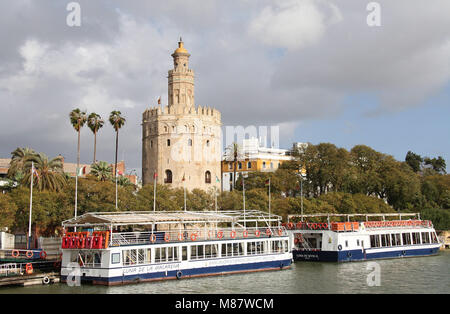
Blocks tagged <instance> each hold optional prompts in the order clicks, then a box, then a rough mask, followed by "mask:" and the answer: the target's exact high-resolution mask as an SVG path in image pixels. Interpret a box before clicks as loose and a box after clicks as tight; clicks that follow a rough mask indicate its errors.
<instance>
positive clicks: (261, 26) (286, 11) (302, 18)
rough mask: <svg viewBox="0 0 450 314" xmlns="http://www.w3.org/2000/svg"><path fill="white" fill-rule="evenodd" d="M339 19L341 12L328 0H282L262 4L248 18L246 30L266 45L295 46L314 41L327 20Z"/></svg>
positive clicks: (325, 25) (295, 47)
mask: <svg viewBox="0 0 450 314" xmlns="http://www.w3.org/2000/svg"><path fill="white" fill-rule="evenodd" d="M325 11H331V15H330V16H327V12H325ZM341 20H342V14H341V13H340V11H339V9H338V8H337V7H336V6H335V5H333V4H331V3H329V4H327V5H326V6H324V3H323V2H322V1H313V0H282V1H277V2H276V3H274V4H271V5H268V6H266V7H265V8H263V9H262V11H261V12H260V14H259V15H258V16H257V17H256V18H254V19H253V20H252V21H251V22H250V25H249V33H250V35H253V36H256V37H257V38H258V39H259V40H260V41H261V42H263V43H264V44H267V45H269V46H275V47H281V48H287V49H292V50H295V49H298V48H301V47H303V46H307V45H310V44H314V43H316V42H317V41H319V40H320V38H322V36H323V34H324V32H325V31H326V28H327V26H328V25H329V24H334V23H337V22H339V21H341Z"/></svg>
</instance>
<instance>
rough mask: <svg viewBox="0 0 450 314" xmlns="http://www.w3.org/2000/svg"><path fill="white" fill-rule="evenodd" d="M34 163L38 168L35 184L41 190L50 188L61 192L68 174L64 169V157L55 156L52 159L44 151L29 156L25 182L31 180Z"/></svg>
mask: <svg viewBox="0 0 450 314" xmlns="http://www.w3.org/2000/svg"><path fill="white" fill-rule="evenodd" d="M32 163H34V168H35V169H36V172H37V174H36V176H37V180H36V181H34V182H35V183H34V186H36V187H37V189H38V190H39V191H43V190H49V191H52V192H59V191H61V190H62V188H63V187H64V186H65V185H66V183H67V181H66V176H65V174H64V171H63V158H62V157H61V156H58V157H55V158H53V159H51V160H49V159H48V157H47V156H46V155H45V154H44V153H36V154H34V155H32V156H30V157H28V158H27V160H26V161H25V164H24V170H25V176H24V178H23V180H22V183H23V184H30V182H31V167H32Z"/></svg>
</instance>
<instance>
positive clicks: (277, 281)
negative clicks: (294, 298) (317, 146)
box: [0, 251, 450, 295]
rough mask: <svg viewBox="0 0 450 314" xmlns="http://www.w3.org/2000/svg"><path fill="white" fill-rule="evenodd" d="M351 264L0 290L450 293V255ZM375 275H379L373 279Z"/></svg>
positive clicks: (314, 264)
mask: <svg viewBox="0 0 450 314" xmlns="http://www.w3.org/2000/svg"><path fill="white" fill-rule="evenodd" d="M375 263H376V264H374V261H368V262H352V263H341V264H338V263H318V262H295V263H294V264H293V265H292V267H291V268H290V269H286V270H282V271H267V272H259V273H248V274H236V275H224V276H215V277H204V278H194V279H185V280H169V281H161V282H150V283H140V284H135V285H126V286H116V287H102V286H91V285H82V286H80V287H69V286H67V285H66V284H53V285H48V286H41V285H40V286H30V287H14V288H1V289H0V293H15V294H33V293H39V294H58V293H65V294H74V293H75V294H76V293H83V294H97V293H101V294H109V293H112V294H142V293H143V294H154V293H156V294H157V293H164V294H172V293H176V294H211V293H213V294H224V295H225V294H286V293H287V294H294V293H295V294H304V293H402V294H410V293H419V294H420V293H427V294H428V293H446V294H448V293H450V252H449V251H441V252H440V253H439V255H436V256H429V257H415V258H401V259H389V260H378V261H375ZM377 274H378V276H377Z"/></svg>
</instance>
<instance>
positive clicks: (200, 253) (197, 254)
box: [191, 245, 205, 259]
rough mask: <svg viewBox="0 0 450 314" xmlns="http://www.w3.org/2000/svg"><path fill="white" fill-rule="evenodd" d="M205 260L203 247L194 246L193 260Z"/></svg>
mask: <svg viewBox="0 0 450 314" xmlns="http://www.w3.org/2000/svg"><path fill="white" fill-rule="evenodd" d="M203 258H205V256H204V250H203V245H192V246H191V259H203Z"/></svg>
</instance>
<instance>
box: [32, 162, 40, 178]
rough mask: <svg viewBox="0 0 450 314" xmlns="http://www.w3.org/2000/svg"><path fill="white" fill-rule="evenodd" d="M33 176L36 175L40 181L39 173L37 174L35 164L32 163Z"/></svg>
mask: <svg viewBox="0 0 450 314" xmlns="http://www.w3.org/2000/svg"><path fill="white" fill-rule="evenodd" d="M31 175H35V176H36V178H37V179H38V180H39V173H38V172H37V170H36V168H34V163H31Z"/></svg>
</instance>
